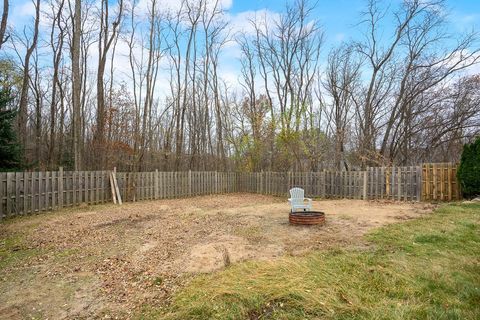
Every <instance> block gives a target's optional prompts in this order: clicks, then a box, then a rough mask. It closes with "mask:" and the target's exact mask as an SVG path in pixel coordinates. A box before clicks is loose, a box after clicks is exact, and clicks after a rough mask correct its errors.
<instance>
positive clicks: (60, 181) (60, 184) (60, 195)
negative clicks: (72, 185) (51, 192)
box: [58, 167, 63, 208]
mask: <svg viewBox="0 0 480 320" xmlns="http://www.w3.org/2000/svg"><path fill="white" fill-rule="evenodd" d="M58 206H59V207H60V208H63V167H59V168H58Z"/></svg>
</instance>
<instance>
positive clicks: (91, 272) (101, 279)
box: [0, 194, 432, 319]
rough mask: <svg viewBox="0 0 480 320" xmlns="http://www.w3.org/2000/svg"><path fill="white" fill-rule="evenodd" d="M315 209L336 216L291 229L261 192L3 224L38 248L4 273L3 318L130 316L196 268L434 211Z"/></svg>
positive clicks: (375, 206)
mask: <svg viewBox="0 0 480 320" xmlns="http://www.w3.org/2000/svg"><path fill="white" fill-rule="evenodd" d="M313 206H314V209H315V210H320V211H324V212H325V213H326V219H327V222H326V224H325V225H324V226H308V227H307V226H305V227H304V226H291V225H289V224H288V212H289V207H288V204H287V203H286V201H285V199H280V198H275V197H269V196H262V195H252V194H235V195H219V196H204V197H196V198H189V199H172V200H160V201H152V202H140V203H128V204H124V205H123V206H113V205H108V206H97V207H90V208H83V209H82V208H80V209H75V210H70V211H63V212H56V213H50V214H43V215H37V216H31V217H26V218H21V219H13V220H11V221H7V222H6V223H1V224H0V241H1V242H0V246H2V245H3V246H5V243H6V241H8V239H11V238H15V237H22V238H24V239H25V240H24V241H23V242H22V245H21V248H17V249H15V248H13V249H11V250H25V252H27V253H28V252H33V253H34V254H31V255H29V256H28V257H25V258H23V259H18V261H13V262H9V263H7V264H6V267H5V268H3V269H2V270H0V280H1V282H0V297H1V298H0V299H1V301H2V303H1V304H0V318H5V319H7V318H8V319H16V318H18V319H20V318H27V317H28V318H32V317H33V318H50V319H67V318H68V319H70V318H96V317H98V318H109V317H110V316H112V318H115V317H118V318H128V317H129V316H130V315H132V314H134V313H135V312H136V309H137V308H139V307H141V306H142V305H145V304H155V305H160V304H163V303H168V299H169V298H170V297H171V295H172V293H173V292H174V291H175V290H176V289H177V288H178V287H180V286H181V285H182V283H183V282H184V281H187V280H188V278H189V277H190V276H191V275H192V274H195V273H199V272H211V271H214V270H218V269H221V268H224V267H225V266H226V265H229V264H231V263H236V262H239V261H243V260H247V259H274V258H275V257H278V256H281V255H285V254H290V255H298V254H304V253H306V252H308V251H309V250H312V249H321V248H329V247H332V246H364V245H366V242H365V240H363V238H362V235H364V234H365V233H366V232H367V231H369V230H370V229H372V228H375V227H378V226H381V225H384V224H387V223H393V222H396V221H401V220H405V219H412V218H415V217H418V216H420V215H422V214H426V213H429V212H431V210H432V206H431V205H427V204H421V203H395V202H394V203H387V202H366V201H360V200H328V201H327V200H325V201H315V202H314V205H313ZM0 249H1V247H0ZM22 252H23V251H22ZM0 263H1V260H0Z"/></svg>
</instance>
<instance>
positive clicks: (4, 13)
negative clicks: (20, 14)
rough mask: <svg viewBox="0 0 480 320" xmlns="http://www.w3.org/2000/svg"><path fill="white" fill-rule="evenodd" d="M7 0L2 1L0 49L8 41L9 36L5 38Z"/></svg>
mask: <svg viewBox="0 0 480 320" xmlns="http://www.w3.org/2000/svg"><path fill="white" fill-rule="evenodd" d="M8 7H9V6H8V0H3V11H2V21H1V22H0V49H2V45H3V44H4V43H5V42H7V41H8V38H9V36H8V35H7V36H5V34H6V31H7V21H8Z"/></svg>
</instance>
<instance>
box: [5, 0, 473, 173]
mask: <svg viewBox="0 0 480 320" xmlns="http://www.w3.org/2000/svg"><path fill="white" fill-rule="evenodd" d="M32 4H33V7H34V8H35V14H34V17H33V19H32V21H31V25H28V26H26V27H25V28H23V29H21V30H20V28H18V27H17V28H16V27H15V25H9V23H8V17H9V10H10V9H11V8H10V6H9V1H8V0H4V1H3V11H2V18H1V19H2V20H1V23H0V52H1V53H0V59H1V60H0V70H1V75H0V77H1V79H0V87H1V88H0V89H1V90H2V95H1V97H2V98H1V99H0V100H1V102H2V103H1V107H0V109H1V112H2V113H1V114H0V123H1V125H2V131H1V132H5V134H3V135H4V137H2V138H1V139H3V140H2V141H5V142H4V143H3V142H2V144H4V145H5V146H7V145H8V146H9V147H8V150H7V151H9V150H10V151H9V152H12V153H15V155H16V156H15V157H16V159H17V161H16V164H15V165H14V166H16V167H18V168H20V167H22V168H25V169H35V168H38V169H56V168H58V166H64V167H66V168H69V169H75V170H93V169H105V168H112V167H113V166H116V167H117V168H118V169H119V170H152V169H159V170H188V169H191V170H242V171H243V170H246V171H260V170H273V171H285V170H310V171H317V170H322V169H324V168H332V167H333V168H337V169H342V170H344V169H345V170H352V169H356V168H362V167H366V166H373V165H389V164H395V165H410V164H418V163H420V162H422V161H425V162H433V161H437V162H444V161H456V160H458V159H459V156H460V153H461V149H462V145H463V144H464V143H466V142H468V141H472V140H473V139H474V137H476V136H478V134H479V132H480V75H478V74H477V75H476V74H473V73H472V72H471V70H473V67H475V66H476V65H478V63H479V62H480V44H479V37H478V34H477V33H476V32H475V31H471V32H466V33H459V32H453V31H452V28H450V23H451V22H450V21H449V17H448V10H447V9H446V6H445V3H444V1H441V0H404V1H402V2H401V3H399V4H390V3H388V2H386V1H383V0H369V1H366V2H365V6H364V10H363V12H360V13H359V17H358V21H357V22H356V24H354V27H353V28H355V29H357V30H359V31H360V32H357V33H355V34H356V35H357V34H359V35H358V36H356V37H352V38H349V39H347V40H344V41H342V42H341V43H338V44H334V45H333V46H331V47H328V48H327V47H326V45H325V38H326V37H328V36H329V35H326V34H325V32H324V30H323V28H322V25H321V21H319V20H318V19H317V17H316V16H315V13H316V12H317V11H316V10H317V8H315V5H314V4H312V3H310V2H309V1H307V0H293V1H288V2H287V3H286V4H285V7H284V8H283V10H282V11H281V12H279V13H278V14H275V15H272V14H270V15H268V14H266V12H263V13H261V12H259V13H258V14H257V15H253V16H251V17H250V18H249V19H248V21H245V25H244V27H243V28H241V29H240V30H239V29H238V28H235V26H234V25H233V24H232V22H231V21H232V19H230V18H229V17H231V13H230V12H228V10H227V9H226V8H224V7H222V4H221V2H220V1H219V0H180V1H179V3H178V5H175V6H172V7H168V8H167V7H165V5H164V2H161V1H158V0H149V1H141V2H139V1H136V0H132V1H127V0H125V1H124V0H117V1H109V0H100V1H79V0H45V1H41V0H32ZM145 6H146V7H145ZM232 47H233V48H235V50H237V51H238V56H239V58H232V59H238V62H237V63H238V66H239V73H238V79H237V81H236V82H235V83H233V84H232V83H231V82H228V81H226V79H224V78H223V77H222V63H224V61H225V58H226V57H225V55H226V54H228V52H229V51H228V48H232ZM119 64H120V65H119ZM166 79H168V80H166ZM12 112H14V113H15V116H14V117H13V116H12ZM3 115H4V116H3ZM10 124H11V126H12V128H11V129H12V130H9V128H10V127H9V126H10ZM12 132H13V133H15V134H12ZM15 135H16V138H17V142H16V143H15V144H16V145H15V144H13V145H12V143H11V140H12V139H13V138H14V136H15ZM7 140H8V141H10V142H8V143H7ZM7 151H5V152H7ZM2 152H3V151H2ZM5 159H6V158H5ZM9 163H10V164H9V166H10V167H11V166H12V163H11V161H10V162H9ZM2 165H3V164H2ZM4 166H7V165H4Z"/></svg>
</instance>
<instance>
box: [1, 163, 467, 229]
mask: <svg viewBox="0 0 480 320" xmlns="http://www.w3.org/2000/svg"><path fill="white" fill-rule="evenodd" d="M456 170H457V167H456V165H452V164H450V163H442V164H424V165H423V166H410V167H372V168H367V170H366V171H322V172H255V173H248V172H192V171H186V172H159V171H154V172H116V173H115V177H116V180H117V184H118V188H119V193H120V195H121V198H122V200H123V201H124V202H126V201H138V200H153V199H166V198H179V197H190V196H197V195H207V194H222V193H233V192H252V193H260V194H270V195H277V196H286V195H287V193H288V190H289V189H290V188H292V187H301V188H303V189H305V193H306V196H308V197H318V198H348V199H390V200H399V201H421V200H424V201H430V200H435V201H450V200H457V199H460V188H459V184H458V182H457V179H456ZM110 174H111V171H63V170H62V169H60V170H59V171H47V172H2V173H0V219H1V218H3V217H7V216H14V215H19V214H28V213H33V212H41V211H49V210H56V209H60V208H65V207H71V206H76V205H79V204H82V203H85V204H101V203H108V202H112V191H111V190H112V189H111V184H110V183H111V182H110V181H111V180H110V179H109V177H110Z"/></svg>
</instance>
